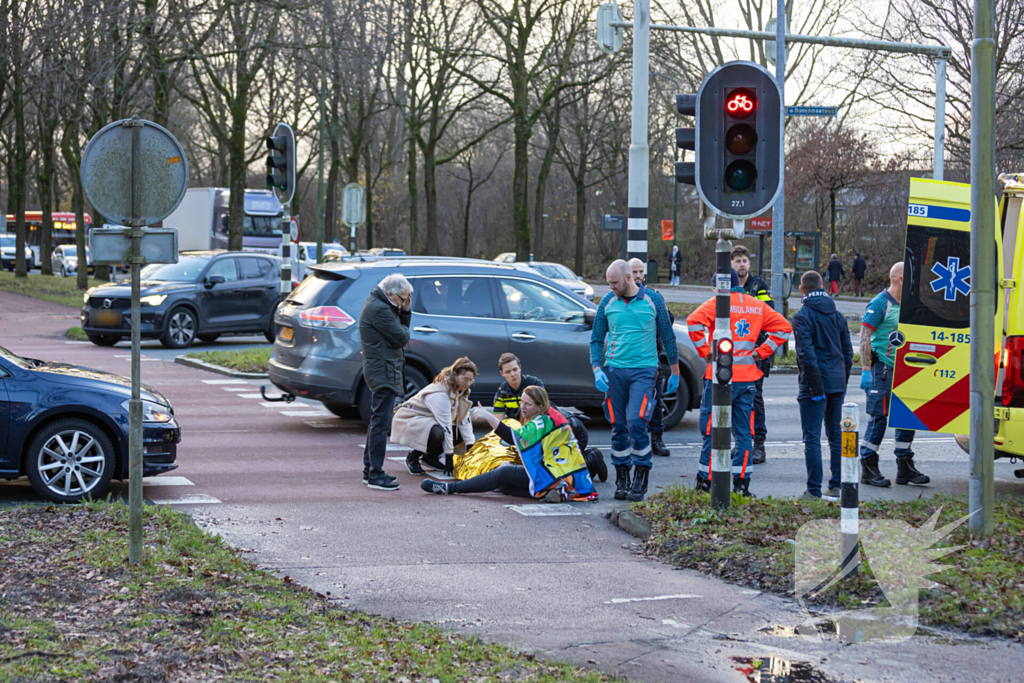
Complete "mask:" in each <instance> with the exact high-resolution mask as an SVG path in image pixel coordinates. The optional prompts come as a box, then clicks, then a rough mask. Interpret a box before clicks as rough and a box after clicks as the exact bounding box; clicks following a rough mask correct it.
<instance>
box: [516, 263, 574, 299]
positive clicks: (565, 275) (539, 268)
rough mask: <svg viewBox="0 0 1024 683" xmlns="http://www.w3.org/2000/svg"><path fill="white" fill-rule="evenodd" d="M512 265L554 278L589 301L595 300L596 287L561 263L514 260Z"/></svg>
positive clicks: (550, 278)
mask: <svg viewBox="0 0 1024 683" xmlns="http://www.w3.org/2000/svg"><path fill="white" fill-rule="evenodd" d="M512 267H513V268H516V269H517V270H527V271H533V272H534V273H539V274H540V275H543V276H544V277H546V278H547V279H549V280H554V281H555V282H557V283H558V284H560V285H562V286H563V287H565V288H566V289H569V290H572V292H573V293H575V294H578V295H580V296H582V297H583V298H584V299H586V300H587V301H593V300H594V288H593V287H591V286H590V285H588V284H587V283H586V282H584V281H583V278H581V277H579V276H578V275H576V273H574V272H572V271H571V270H570V269H569V268H568V267H566V266H563V265H562V264H561V263H554V262H551V261H513V262H512Z"/></svg>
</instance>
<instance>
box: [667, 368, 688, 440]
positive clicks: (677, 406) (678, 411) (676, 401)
mask: <svg viewBox="0 0 1024 683" xmlns="http://www.w3.org/2000/svg"><path fill="white" fill-rule="evenodd" d="M689 396H690V387H689V386H688V385H687V384H686V379H685V378H683V377H680V378H679V388H678V389H676V393H675V394H674V395H672V396H669V395H666V396H665V399H664V400H665V415H664V417H662V418H661V422H662V424H663V425H665V429H666V430H669V429H672V428H673V427H675V426H676V425H677V424H679V422H680V420H682V419H683V415H686V410H687V408H688V404H689V402H690V401H689Z"/></svg>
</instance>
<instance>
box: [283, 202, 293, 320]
mask: <svg viewBox="0 0 1024 683" xmlns="http://www.w3.org/2000/svg"><path fill="white" fill-rule="evenodd" d="M291 224H292V203H291V202H288V203H287V204H285V205H284V214H283V215H282V216H281V301H284V300H285V299H286V298H288V295H289V294H291V291H292V230H291V227H292V225H291Z"/></svg>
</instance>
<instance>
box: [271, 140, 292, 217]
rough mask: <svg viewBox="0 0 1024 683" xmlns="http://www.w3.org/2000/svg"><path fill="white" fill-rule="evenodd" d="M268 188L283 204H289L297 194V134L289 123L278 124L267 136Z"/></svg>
mask: <svg viewBox="0 0 1024 683" xmlns="http://www.w3.org/2000/svg"><path fill="white" fill-rule="evenodd" d="M267 151H268V154H267V188H269V189H271V190H273V191H274V194H275V195H277V199H278V201H279V202H281V203H282V204H289V203H291V201H292V196H293V195H294V194H295V134H294V133H293V132H292V127H291V126H289V125H288V124H287V123H279V124H277V128H275V129H274V134H273V135H271V136H269V137H268V138H267Z"/></svg>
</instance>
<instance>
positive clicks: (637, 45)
mask: <svg viewBox="0 0 1024 683" xmlns="http://www.w3.org/2000/svg"><path fill="white" fill-rule="evenodd" d="M633 18H634V21H635V26H634V29H633V126H632V133H631V137H630V144H629V211H628V214H627V219H626V231H627V235H626V252H627V253H626V256H627V258H638V259H640V260H641V261H643V262H644V263H646V262H647V204H648V182H649V179H648V175H649V168H650V156H651V150H650V147H648V145H647V97H648V78H649V75H650V69H649V66H650V41H651V2H650V0H634V3H633Z"/></svg>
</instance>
